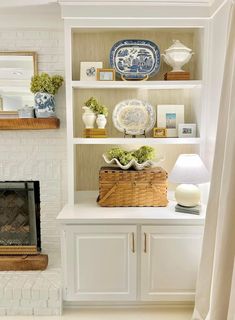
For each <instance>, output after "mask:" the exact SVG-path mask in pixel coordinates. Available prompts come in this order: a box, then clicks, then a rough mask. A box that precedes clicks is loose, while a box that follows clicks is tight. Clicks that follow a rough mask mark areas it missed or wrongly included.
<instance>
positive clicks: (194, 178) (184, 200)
mask: <svg viewBox="0 0 235 320" xmlns="http://www.w3.org/2000/svg"><path fill="white" fill-rule="evenodd" d="M169 181H171V182H173V183H180V185H179V186H178V187H177V188H176V190H175V199H176V201H177V203H178V205H180V206H183V207H188V208H190V207H196V206H198V205H199V204H200V199H201V192H200V189H199V188H198V186H197V184H201V183H206V182H208V181H209V172H208V171H207V169H206V167H205V165H204V163H203V162H202V160H201V158H200V157H199V155H197V154H181V155H180V156H179V157H178V159H177V161H176V163H175V165H174V167H173V169H172V171H171V173H170V175H169Z"/></svg>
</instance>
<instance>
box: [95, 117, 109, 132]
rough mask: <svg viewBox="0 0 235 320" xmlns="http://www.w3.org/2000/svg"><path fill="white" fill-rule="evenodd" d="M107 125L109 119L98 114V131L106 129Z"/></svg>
mask: <svg viewBox="0 0 235 320" xmlns="http://www.w3.org/2000/svg"><path fill="white" fill-rule="evenodd" d="M106 123H107V119H106V117H105V115H104V114H98V115H97V118H96V124H97V126H98V129H104V128H105V126H106Z"/></svg>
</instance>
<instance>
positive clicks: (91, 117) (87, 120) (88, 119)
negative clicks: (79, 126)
mask: <svg viewBox="0 0 235 320" xmlns="http://www.w3.org/2000/svg"><path fill="white" fill-rule="evenodd" d="M82 109H83V110H84V113H83V115H82V121H83V123H84V124H85V127H86V129H89V128H94V124H95V119H96V114H95V113H94V112H93V111H92V110H91V109H90V108H89V107H86V106H85V107H82Z"/></svg>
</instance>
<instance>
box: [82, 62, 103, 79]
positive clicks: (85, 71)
mask: <svg viewBox="0 0 235 320" xmlns="http://www.w3.org/2000/svg"><path fill="white" fill-rule="evenodd" d="M98 68H103V62H81V63H80V80H82V81H96V77H97V69H98Z"/></svg>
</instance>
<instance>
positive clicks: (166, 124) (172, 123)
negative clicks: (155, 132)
mask: <svg viewBox="0 0 235 320" xmlns="http://www.w3.org/2000/svg"><path fill="white" fill-rule="evenodd" d="M183 122H184V105H174V104H173V105H172V104H169V105H168V104H163V105H158V106H157V126H158V127H159V128H166V129H167V137H170V138H172V137H177V136H178V124H179V123H183Z"/></svg>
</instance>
